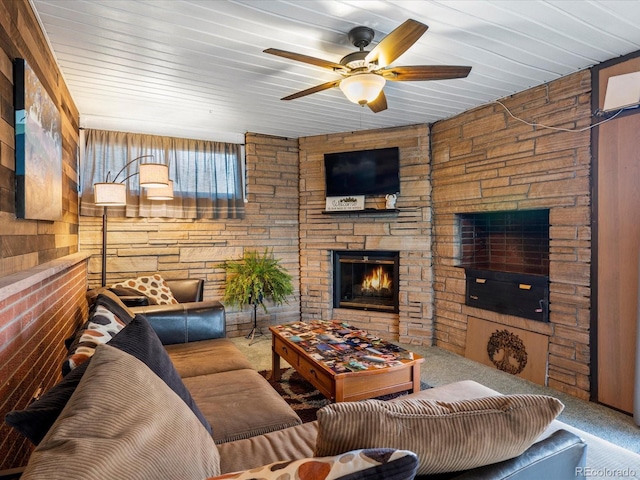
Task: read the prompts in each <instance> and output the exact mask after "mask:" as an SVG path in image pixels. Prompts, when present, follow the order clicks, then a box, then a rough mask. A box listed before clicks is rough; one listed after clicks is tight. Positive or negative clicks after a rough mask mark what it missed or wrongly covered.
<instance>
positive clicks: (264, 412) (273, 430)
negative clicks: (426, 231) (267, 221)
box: [130, 302, 617, 480]
mask: <svg viewBox="0 0 640 480" xmlns="http://www.w3.org/2000/svg"><path fill="white" fill-rule="evenodd" d="M195 303H205V304H207V302H195ZM212 303H213V304H212V305H208V306H206V307H205V306H204V305H200V308H199V309H198V308H195V307H194V309H193V310H192V309H191V308H186V307H184V306H183V307H184V308H182V309H178V310H174V309H169V308H166V309H164V310H162V309H160V310H155V309H154V308H150V307H149V309H147V310H137V311H138V312H141V311H144V314H145V315H146V316H147V317H148V319H149V322H150V323H151V325H152V326H153V328H154V329H157V331H158V332H159V333H160V334H161V335H162V338H165V340H167V342H166V343H165V349H166V351H167V353H168V354H169V357H170V358H171V360H172V362H173V365H174V367H175V369H176V370H177V372H178V373H179V375H180V377H181V378H182V381H183V382H184V385H185V386H186V387H187V388H188V390H189V391H190V393H191V395H192V397H193V399H194V401H195V402H196V404H197V405H198V406H199V408H200V410H201V411H202V413H203V414H204V416H205V417H206V419H207V420H208V421H209V422H210V424H211V427H212V430H213V438H214V440H215V443H216V446H217V449H218V451H219V455H220V470H221V473H222V474H224V473H228V472H234V471H239V470H248V469H252V468H256V467H259V466H262V465H266V464H270V463H273V462H277V461H283V460H296V459H302V458H309V457H313V455H314V450H315V444H316V438H317V435H318V423H317V422H310V423H305V424H302V423H301V421H300V419H299V418H298V416H297V415H296V413H295V412H294V411H293V410H292V409H291V408H290V407H289V406H288V405H287V404H286V403H285V402H284V400H282V398H280V397H279V395H277V394H276V393H275V391H274V390H273V389H272V388H271V386H270V385H269V383H268V382H267V381H266V380H265V379H264V378H263V377H262V376H261V375H259V374H258V373H257V372H256V371H255V370H253V369H252V367H251V364H250V363H249V361H248V360H247V358H246V357H245V356H244V355H243V354H242V352H240V350H239V349H238V348H237V347H236V346H235V345H234V344H233V342H231V341H229V340H227V339H225V338H224V337H225V334H226V326H225V315H224V308H223V307H222V306H221V305H220V304H219V303H218V302H212ZM137 308H141V309H146V308H148V307H136V309H137ZM180 339H182V340H183V341H177V340H180ZM194 339H198V340H194ZM493 395H500V394H499V393H498V392H495V391H493V390H491V389H488V388H487V387H484V386H483V385H480V384H478V383H476V382H474V381H463V382H456V383H453V384H449V385H444V386H440V387H436V388H431V389H428V390H424V391H421V392H417V393H414V394H411V395H410V397H418V398H424V399H436V400H440V401H456V400H463V399H471V398H480V397H484V396H493ZM403 398H407V397H403ZM130 407H131V408H136V407H139V408H144V405H140V406H138V405H130ZM583 438H588V439H589V443H590V444H591V443H594V444H597V445H598V447H599V448H601V449H605V450H607V449H608V452H609V453H608V454H607V455H606V456H612V455H615V454H616V448H617V447H615V446H613V445H611V444H609V443H608V442H605V441H603V440H600V439H597V438H596V437H592V436H589V435H588V434H585V433H584V432H580V431H579V430H576V429H573V428H572V427H569V426H568V425H566V424H564V423H562V422H560V421H558V420H554V421H553V422H552V424H551V425H550V426H549V428H548V429H547V431H546V432H545V433H544V434H542V435H541V436H540V437H539V440H538V441H537V443H534V444H533V445H532V446H531V447H530V448H529V449H528V450H526V451H525V452H524V453H523V454H522V455H520V456H518V457H516V458H513V459H510V460H507V461H504V462H500V463H497V464H492V465H488V466H484V467H480V468H476V469H473V470H468V471H463V472H454V473H449V474H441V475H436V476H425V477H419V478H429V479H438V480H439V479H471V478H474V479H478V478H479V479H512V480H524V479H539V478H545V477H546V478H554V479H563V478H576V477H583V476H585V475H584V472H585V471H586V470H585V465H587V464H586V463H585V462H586V454H587V445H586V443H587V442H585V440H584V439H583Z"/></svg>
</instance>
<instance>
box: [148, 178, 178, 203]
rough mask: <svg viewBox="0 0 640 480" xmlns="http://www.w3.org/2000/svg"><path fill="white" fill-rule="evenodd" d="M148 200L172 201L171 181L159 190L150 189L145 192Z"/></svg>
mask: <svg viewBox="0 0 640 480" xmlns="http://www.w3.org/2000/svg"><path fill="white" fill-rule="evenodd" d="M147 199H149V200H173V180H169V185H167V186H166V187H160V188H151V189H149V190H148V191H147Z"/></svg>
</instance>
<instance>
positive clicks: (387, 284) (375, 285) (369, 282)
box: [362, 267, 392, 293]
mask: <svg viewBox="0 0 640 480" xmlns="http://www.w3.org/2000/svg"><path fill="white" fill-rule="evenodd" d="M391 284H392V280H391V278H390V277H389V275H388V274H387V272H385V271H384V268H382V267H378V268H376V269H374V270H373V271H372V272H371V274H370V275H367V276H366V277H364V280H363V281H362V292H363V293H380V292H382V291H383V290H391Z"/></svg>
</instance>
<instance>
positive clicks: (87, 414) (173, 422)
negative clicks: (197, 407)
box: [20, 345, 220, 480]
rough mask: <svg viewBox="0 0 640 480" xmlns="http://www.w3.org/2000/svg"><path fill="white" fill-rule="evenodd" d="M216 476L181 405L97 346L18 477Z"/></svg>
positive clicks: (198, 428) (151, 378) (202, 433)
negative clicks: (54, 419)
mask: <svg viewBox="0 0 640 480" xmlns="http://www.w3.org/2000/svg"><path fill="white" fill-rule="evenodd" d="M219 473H220V457H219V454H218V450H217V448H216V446H215V444H214V442H213V440H212V438H211V436H210V435H209V434H208V433H207V431H206V430H205V429H204V428H202V424H201V423H200V422H199V421H198V419H197V418H196V417H195V415H193V412H191V410H189V409H188V408H187V406H186V405H185V404H184V402H183V401H182V400H181V399H180V398H179V397H178V396H177V395H176V394H175V393H174V392H173V391H171V389H170V388H169V387H167V386H166V384H165V383H164V382H163V381H161V380H160V379H159V378H158V377H157V376H156V375H154V374H153V373H152V372H151V371H150V370H149V368H148V367H147V366H146V365H145V364H144V363H142V362H141V361H140V360H138V359H137V358H135V357H133V356H132V355H129V354H128V353H125V352H122V351H121V350H118V349H117V348H114V347H111V346H110V345H99V346H98V347H97V348H96V352H95V354H94V356H93V358H92V360H91V363H90V364H89V366H88V367H87V371H86V372H85V374H84V376H83V377H82V380H81V381H80V384H79V385H78V388H77V389H76V391H75V392H74V393H73V395H72V396H71V398H70V399H69V402H68V403H67V405H66V406H65V408H64V410H63V411H62V413H61V414H60V416H59V417H58V419H57V420H56V422H55V423H54V425H53V427H51V430H49V432H48V433H47V435H46V436H45V437H44V439H43V440H42V442H41V443H40V445H38V447H37V448H36V449H35V450H34V452H33V454H32V455H31V458H30V459H29V463H28V465H27V467H26V469H25V471H24V473H23V474H22V476H21V477H20V478H21V479H22V480H30V479H40V478H47V479H65V480H73V479H83V480H93V479H95V480H99V479H100V480H101V479H104V478H153V479H171V480H175V479H177V478H180V479H201V478H207V477H210V476H212V475H218V474H219Z"/></svg>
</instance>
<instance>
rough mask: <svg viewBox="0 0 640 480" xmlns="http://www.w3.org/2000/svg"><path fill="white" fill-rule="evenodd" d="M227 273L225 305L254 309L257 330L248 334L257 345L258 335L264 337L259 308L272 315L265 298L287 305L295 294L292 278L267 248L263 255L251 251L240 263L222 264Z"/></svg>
mask: <svg viewBox="0 0 640 480" xmlns="http://www.w3.org/2000/svg"><path fill="white" fill-rule="evenodd" d="M217 267H218V268H222V269H223V270H225V271H226V272H227V275H228V277H227V283H226V287H225V292H224V298H223V300H222V301H223V303H225V305H229V306H239V307H240V308H241V309H242V307H244V306H245V305H252V306H253V328H252V329H251V331H250V332H249V333H248V334H247V338H248V339H250V341H249V345H251V344H252V343H253V339H254V337H255V336H256V334H257V335H258V336H259V335H262V331H261V330H260V329H259V328H258V312H257V310H258V305H259V306H261V307H262V309H263V310H264V312H265V313H268V311H267V306H266V305H265V303H264V300H265V299H271V301H273V302H274V303H275V304H276V305H282V304H283V303H287V296H288V295H291V294H292V293H293V284H292V283H291V275H290V274H289V273H288V272H287V271H286V270H285V269H284V267H282V265H280V260H279V259H276V258H274V257H273V250H269V249H266V248H265V250H264V253H263V254H262V255H261V254H259V253H258V252H256V251H250V250H247V251H245V252H244V255H243V258H242V259H240V260H227V261H225V262H223V263H221V264H219V265H217Z"/></svg>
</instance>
